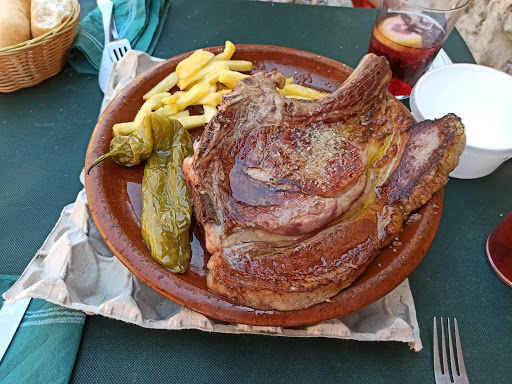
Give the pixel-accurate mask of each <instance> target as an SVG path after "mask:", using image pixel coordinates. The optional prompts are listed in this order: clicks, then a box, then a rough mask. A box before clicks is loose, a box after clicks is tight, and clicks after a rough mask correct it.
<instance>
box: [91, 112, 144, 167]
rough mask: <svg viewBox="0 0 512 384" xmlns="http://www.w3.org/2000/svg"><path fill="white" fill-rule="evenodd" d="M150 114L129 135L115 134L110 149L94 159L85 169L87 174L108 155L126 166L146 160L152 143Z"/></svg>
mask: <svg viewBox="0 0 512 384" xmlns="http://www.w3.org/2000/svg"><path fill="white" fill-rule="evenodd" d="M152 115H153V114H152V113H150V114H148V115H147V116H146V117H145V118H144V119H143V120H142V123H141V124H140V126H139V127H138V128H137V129H136V130H135V131H133V132H132V133H130V134H129V135H126V136H123V135H119V136H115V137H114V138H113V139H112V141H110V151H109V152H107V153H105V154H104V155H103V156H100V157H98V158H97V159H96V160H94V162H93V163H92V164H91V165H90V166H89V168H88V169H87V174H89V172H90V171H91V169H93V168H94V167H95V166H96V165H98V164H99V163H101V162H102V161H103V160H105V159H108V158H109V157H111V158H112V159H113V160H114V161H115V162H116V163H118V164H121V165H126V166H127V167H131V166H133V165H138V164H140V163H141V162H142V161H144V160H146V159H147V158H148V157H149V156H150V155H151V152H152V151H153V145H154V143H153V141H154V137H153V130H152V125H151V122H152V119H151V118H150V116H152Z"/></svg>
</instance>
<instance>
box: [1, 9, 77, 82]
mask: <svg viewBox="0 0 512 384" xmlns="http://www.w3.org/2000/svg"><path fill="white" fill-rule="evenodd" d="M72 3H73V10H72V12H71V13H70V14H69V16H68V17H67V18H66V19H65V20H64V22H63V23H62V24H61V25H60V26H58V27H57V28H55V29H53V30H51V31H50V32H47V33H45V34H44V35H42V36H39V37H37V38H35V39H32V40H28V41H25V42H23V43H20V44H17V45H13V46H11V47H6V48H2V49H0V92H12V91H16V90H18V89H20V88H27V87H31V86H33V85H36V84H39V83H40V82H41V81H43V80H46V79H48V78H49V77H52V76H55V75H56V74H57V73H59V72H60V71H61V69H62V67H63V66H64V65H65V64H66V62H67V52H68V49H69V47H71V44H72V43H73V39H74V37H75V32H76V28H77V26H78V20H79V19H80V5H79V4H78V1H77V0H73V1H72Z"/></svg>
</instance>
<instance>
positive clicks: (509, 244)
mask: <svg viewBox="0 0 512 384" xmlns="http://www.w3.org/2000/svg"><path fill="white" fill-rule="evenodd" d="M485 248H486V252H487V260H489V264H491V267H492V269H493V270H494V272H496V274H497V275H498V276H499V277H500V279H501V280H503V281H504V282H505V283H506V284H508V285H509V286H511V287H512V211H510V212H509V213H508V215H507V216H505V219H504V220H503V221H502V222H501V223H500V224H499V225H498V226H497V227H496V229H495V230H494V231H492V232H491V234H490V235H489V237H488V238H487V244H486V247H485Z"/></svg>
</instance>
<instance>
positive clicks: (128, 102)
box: [85, 45, 443, 326]
mask: <svg viewBox="0 0 512 384" xmlns="http://www.w3.org/2000/svg"><path fill="white" fill-rule="evenodd" d="M208 50H211V51H212V52H214V53H219V52H221V51H222V50H223V47H215V48H209V49H208ZM190 54H191V52H189V53H185V54H182V55H179V56H176V57H173V58H171V59H169V60H166V61H164V62H162V63H161V64H159V65H157V66H155V67H154V68H151V69H150V70H148V71H147V72H145V73H144V74H142V75H141V76H140V77H138V78H137V79H135V80H134V81H132V82H131V83H130V84H129V85H128V86H127V87H126V88H125V89H124V90H123V91H122V92H121V93H120V94H119V95H118V96H117V97H116V98H115V99H114V100H113V101H112V103H111V104H110V105H109V106H108V108H107V109H106V110H105V112H104V113H103V114H102V115H101V117H100V119H99V121H98V124H97V125H96V127H95V129H94V132H93V134H92V137H91V140H90V142H89V147H88V149H87V156H86V161H85V166H86V168H87V167H88V166H89V164H91V163H92V161H93V160H94V159H96V158H97V157H99V156H100V155H102V154H103V153H105V152H107V151H108V147H109V143H110V140H111V139H112V132H111V128H112V126H113V125H114V124H115V123H121V122H126V121H133V119H134V117H135V114H136V113H137V111H138V110H139V108H140V107H141V105H142V103H143V99H142V96H143V95H144V94H145V93H146V92H147V91H149V90H150V89H151V88H152V87H153V86H155V85H156V84H157V83H158V82H159V81H160V80H162V79H163V78H164V77H165V76H166V75H167V74H169V73H171V72H172V71H173V70H174V69H175V67H176V65H177V63H178V62H180V61H181V60H183V59H184V58H185V57H187V56H188V55H190ZM234 59H244V60H250V61H252V62H253V63H254V70H253V72H258V71H270V70H272V69H278V70H279V71H281V72H282V73H283V74H284V75H285V76H287V77H289V76H293V77H294V79H295V82H299V83H301V84H303V85H309V86H312V87H315V88H317V89H319V90H327V91H331V92H332V91H334V90H335V89H336V88H338V86H339V85H340V84H341V83H342V82H343V81H344V80H345V79H346V78H347V77H348V75H349V74H350V72H351V71H352V70H351V69H350V68H349V67H347V66H346V65H344V64H341V63H339V62H337V61H334V60H331V59H328V58H326V57H323V56H319V55H316V54H313V53H309V52H304V51H299V50H295V49H291V48H282V47H274V46H264V45H238V46H237V51H236V53H235V56H234ZM404 113H406V114H409V112H408V111H407V110H406V109H405V107H404ZM195 134H196V135H197V134H198V132H195ZM143 167H144V165H143V164H142V165H140V166H137V167H132V168H126V167H123V166H120V165H117V164H115V163H114V162H113V161H112V160H107V161H104V162H103V163H101V164H100V165H98V166H97V167H96V168H94V169H93V170H92V171H91V174H90V175H89V176H87V177H86V179H85V187H86V191H87V198H88V201H89V207H90V209H91V212H92V216H93V218H94V221H95V222H96V225H97V227H98V229H99V231H100V233H101V235H102V236H103V238H104V240H105V242H106V243H107V244H108V246H109V247H110V249H111V250H112V252H113V253H114V254H115V255H116V256H117V257H118V258H119V259H120V260H121V262H122V263H123V264H124V265H126V267H128V268H129V269H130V271H131V272H133V274H134V275H135V276H137V277H138V278H139V279H140V280H142V281H143V282H145V283H146V284H148V285H149V286H150V287H151V288H153V289H154V290H156V291H157V292H159V293H161V294H162V295H164V296H166V297H168V298H169V299H171V300H172V301H174V302H176V303H178V304H180V305H182V306H184V307H186V308H189V309H192V310H194V311H196V312H199V313H202V314H204V315H206V316H210V317H212V318H215V319H218V320H222V321H227V322H237V323H244V324H252V325H272V326H301V325H307V324H312V323H317V322H320V321H324V320H328V319H332V318H336V317H340V316H343V315H346V314H348V313H350V312H353V311H356V310H358V309H360V308H363V307H365V306H367V305H368V304H371V303H372V302H374V301H376V300H378V299H380V298H381V297H383V296H384V295H386V294H387V293H389V292H390V291H391V290H393V289H394V288H395V287H397V286H398V285H399V284H400V283H401V282H402V281H403V280H404V279H405V278H406V277H407V276H408V275H409V274H410V273H411V272H412V271H413V270H414V268H416V266H417V265H418V264H419V263H420V261H421V260H422V259H423V257H424V256H425V253H426V252H427V250H428V248H429V247H430V245H431V243H432V241H433V239H434V236H435V234H436V231H437V228H438V226H439V222H440V220H441V211H442V204H443V192H442V191H440V192H439V193H437V194H435V195H434V197H433V198H432V200H431V201H430V202H429V203H428V204H426V205H425V206H424V207H422V208H421V209H420V210H418V212H417V213H419V214H420V215H421V218H420V219H419V220H417V221H414V222H411V223H410V224H406V225H404V227H403V231H402V232H401V234H400V237H399V241H398V242H395V244H396V246H390V247H385V248H384V249H383V250H382V251H381V252H380V254H379V255H378V256H377V258H376V259H375V260H374V262H373V263H372V264H371V265H370V266H369V267H368V268H367V269H366V271H365V272H364V273H363V274H362V275H361V276H360V277H359V278H358V279H357V280H356V281H355V282H354V283H353V284H352V285H351V286H349V287H348V288H346V289H345V290H343V291H341V292H340V293H339V294H338V295H336V296H335V297H333V298H332V299H331V300H330V301H329V302H325V303H321V304H317V305H315V306H313V307H310V308H307V309H301V310H297V311H290V312H279V311H257V310H254V309H252V308H248V307H243V306H239V305H236V304H234V303H232V302H230V301H229V300H227V299H226V298H224V297H222V296H219V295H217V294H215V293H213V292H211V291H209V290H208V288H207V287H206V274H207V269H206V264H207V261H208V257H209V255H208V254H207V253H206V251H204V250H203V245H204V244H203V243H202V236H203V233H202V230H201V228H200V227H199V226H198V225H197V224H196V225H194V226H193V231H192V233H193V235H191V241H192V261H191V265H190V268H189V270H188V272H187V273H185V274H183V275H175V274H173V273H171V272H169V271H168V270H167V269H166V268H164V267H162V266H161V265H160V264H158V263H157V262H156V261H154V260H153V259H152V257H151V255H150V253H149V251H148V249H147V248H146V246H145V244H144V242H143V240H142V236H141V230H140V219H139V218H140V212H141V200H140V190H141V185H140V184H141V180H142V175H143Z"/></svg>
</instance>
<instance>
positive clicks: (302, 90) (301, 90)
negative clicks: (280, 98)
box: [283, 84, 329, 99]
mask: <svg viewBox="0 0 512 384" xmlns="http://www.w3.org/2000/svg"><path fill="white" fill-rule="evenodd" d="M283 91H284V92H285V93H286V95H289V96H302V97H305V98H308V99H320V98H322V97H325V96H327V95H329V93H325V92H319V91H316V90H314V89H311V88H308V87H303V86H302V85H298V84H286V85H285V86H284V88H283Z"/></svg>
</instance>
